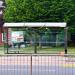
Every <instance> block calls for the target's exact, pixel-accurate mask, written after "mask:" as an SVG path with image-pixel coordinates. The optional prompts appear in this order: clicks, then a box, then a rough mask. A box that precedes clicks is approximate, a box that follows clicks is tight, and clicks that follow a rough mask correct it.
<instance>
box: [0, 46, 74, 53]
mask: <svg viewBox="0 0 75 75" xmlns="http://www.w3.org/2000/svg"><path fill="white" fill-rule="evenodd" d="M63 51H64V48H60V47H57V48H56V47H55V48H51V47H43V48H39V47H38V48H37V53H52V54H53V53H54V54H55V53H57V54H58V53H60V52H63ZM9 52H10V53H14V52H15V53H18V52H20V53H34V47H26V48H20V49H19V48H9ZM0 54H4V47H0ZM68 54H75V47H68Z"/></svg>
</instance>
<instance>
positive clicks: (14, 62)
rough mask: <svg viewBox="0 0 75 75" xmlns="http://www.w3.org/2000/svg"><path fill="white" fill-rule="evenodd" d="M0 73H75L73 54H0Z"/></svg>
mask: <svg viewBox="0 0 75 75" xmlns="http://www.w3.org/2000/svg"><path fill="white" fill-rule="evenodd" d="M0 75H75V55H59V54H26V55H24V54H21V55H20V54H17V55H16V54H15V55H14V54H13V55H0Z"/></svg>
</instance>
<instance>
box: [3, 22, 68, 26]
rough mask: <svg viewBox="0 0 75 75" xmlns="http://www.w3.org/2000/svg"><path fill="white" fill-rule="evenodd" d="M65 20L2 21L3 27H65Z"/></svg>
mask: <svg viewBox="0 0 75 75" xmlns="http://www.w3.org/2000/svg"><path fill="white" fill-rule="evenodd" d="M66 26H67V23H65V22H52V23H51V22H28V23H27V22H26V23H4V27H66Z"/></svg>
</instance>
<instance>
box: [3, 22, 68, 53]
mask: <svg viewBox="0 0 75 75" xmlns="http://www.w3.org/2000/svg"><path fill="white" fill-rule="evenodd" d="M4 28H6V29H7V30H6V31H4V43H5V53H59V52H62V51H64V53H65V54H67V24H66V23H64V22H53V23H51V22H30V23H29V22H28V23H27V22H26V23H5V24H4ZM53 51H55V52H53Z"/></svg>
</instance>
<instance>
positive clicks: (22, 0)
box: [4, 0, 75, 25]
mask: <svg viewBox="0 0 75 75" xmlns="http://www.w3.org/2000/svg"><path fill="white" fill-rule="evenodd" d="M6 4H7V7H6V9H5V14H4V18H5V21H6V22H67V23H68V24H69V25H71V24H72V25H73V24H74V22H73V21H74V20H75V5H74V2H73V1H72V0H6Z"/></svg>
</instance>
